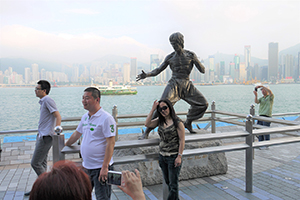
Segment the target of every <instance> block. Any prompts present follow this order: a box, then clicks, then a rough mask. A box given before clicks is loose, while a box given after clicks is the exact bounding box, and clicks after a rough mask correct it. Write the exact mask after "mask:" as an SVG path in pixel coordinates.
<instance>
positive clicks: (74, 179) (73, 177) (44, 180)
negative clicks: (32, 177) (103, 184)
mask: <svg viewBox="0 0 300 200" xmlns="http://www.w3.org/2000/svg"><path fill="white" fill-rule="evenodd" d="M91 193H92V184H91V182H90V179H89V176H88V175H87V174H86V173H85V172H84V171H83V169H82V168H79V167H77V166H76V164H75V163H74V162H72V161H67V160H63V161H58V162H56V163H55V164H54V165H53V167H52V169H51V171H50V172H45V173H43V174H41V175H40V176H39V177H38V178H37V179H36V181H35V182H34V184H33V186H32V190H31V192H30V198H29V200H40V199H43V200H53V199H54V200H67V199H72V200H91V199H92V194H91Z"/></svg>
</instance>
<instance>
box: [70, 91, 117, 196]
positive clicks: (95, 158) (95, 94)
mask: <svg viewBox="0 0 300 200" xmlns="http://www.w3.org/2000/svg"><path fill="white" fill-rule="evenodd" d="M100 98H101V93H100V91H99V90H98V89H97V88H95V87H88V88H86V89H85V90H84V94H83V96H82V104H83V107H84V109H86V110H87V111H88V112H87V113H86V114H84V115H83V116H82V118H81V121H80V123H79V125H78V126H77V128H76V131H75V132H74V133H73V134H72V135H71V137H70V138H69V140H68V141H67V142H66V144H65V145H67V146H71V145H72V144H73V143H75V142H76V141H77V140H78V139H79V138H80V137H81V135H82V136H83V139H82V142H81V145H80V153H81V156H82V159H83V162H82V166H83V167H84V168H85V170H86V172H87V174H88V175H89V176H90V179H91V183H92V187H94V186H95V194H96V198H97V199H98V200H107V199H110V196H111V185H109V184H107V176H108V170H113V166H112V165H113V163H114V161H113V157H112V156H113V153H114V146H115V135H116V122H115V120H114V118H113V116H111V114H109V113H108V112H106V111H105V110H104V109H103V108H102V107H101V106H100Z"/></svg>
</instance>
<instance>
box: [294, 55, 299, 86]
mask: <svg viewBox="0 0 300 200" xmlns="http://www.w3.org/2000/svg"><path fill="white" fill-rule="evenodd" d="M296 66H297V65H296ZM295 80H296V81H300V52H298V67H296V78H295Z"/></svg>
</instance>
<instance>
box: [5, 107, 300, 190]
mask: <svg viewBox="0 0 300 200" xmlns="http://www.w3.org/2000/svg"><path fill="white" fill-rule="evenodd" d="M112 113H113V117H114V118H115V119H116V122H117V126H118V128H120V127H130V126H131V127H133V126H141V125H144V121H143V120H141V121H138V122H118V119H130V118H145V117H147V114H131V115H117V113H118V112H117V108H116V106H115V107H114V109H113V112H112ZM250 113H251V115H247V116H246V115H244V114H238V113H232V112H225V111H219V110H216V109H215V102H213V103H212V105H211V110H208V111H206V113H205V114H211V116H210V117H203V118H201V119H199V120H196V121H195V122H197V121H210V122H211V133H209V134H196V135H189V136H186V143H189V142H199V141H207V140H216V139H218V140H220V139H230V138H236V137H244V138H245V143H242V144H232V145H224V146H214V147H205V148H197V149H188V150H184V152H183V156H191V155H201V154H209V153H217V152H227V151H237V150H245V153H246V175H245V177H246V189H245V191H246V192H252V191H253V190H252V188H253V184H252V178H253V169H252V167H253V161H252V160H253V148H258V147H260V146H263V145H269V146H272V145H281V144H288V143H293V142H300V137H289V138H282V139H276V140H272V141H264V142H258V143H257V142H254V136H257V135H263V134H273V133H284V132H289V131H299V130H300V124H299V123H298V122H295V121H288V120H282V119H275V118H268V117H261V116H255V109H254V106H253V105H252V106H251V109H250ZM177 114H178V115H185V114H186V112H178V113H177ZM216 114H220V115H228V116H230V117H216ZM298 114H300V112H293V113H278V114H273V116H286V115H298ZM240 118H242V119H245V118H246V120H245V121H244V120H243V121H241V120H236V119H240ZM80 119H81V118H80V117H70V118H63V119H62V121H63V122H71V121H80ZM254 120H263V121H269V122H274V123H279V124H282V125H285V126H280V127H275V128H273V127H272V128H266V127H264V126H261V125H256V124H255V125H254V124H253V122H254ZM216 121H220V122H226V123H231V124H236V125H238V126H244V127H245V130H246V131H233V132H223V133H217V134H216ZM76 127H77V125H65V126H63V128H64V130H75V129H76ZM30 132H37V130H36V129H28V130H10V131H0V135H1V134H10V133H30ZM64 142H65V138H64V135H63V134H62V135H55V136H54V137H53V162H56V161H58V160H62V159H64V158H65V154H69V153H78V152H79V151H80V146H79V145H75V146H72V147H65V146H64ZM158 143H159V139H148V140H131V141H117V142H116V144H115V149H124V148H136V147H149V146H157V145H158ZM157 157H158V156H157V154H146V155H134V156H123V157H122V158H115V162H116V163H118V164H121V163H130V162H137V161H148V160H156V159H157Z"/></svg>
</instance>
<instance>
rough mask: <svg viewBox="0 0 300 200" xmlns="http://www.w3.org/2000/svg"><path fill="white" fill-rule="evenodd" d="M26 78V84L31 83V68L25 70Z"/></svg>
mask: <svg viewBox="0 0 300 200" xmlns="http://www.w3.org/2000/svg"><path fill="white" fill-rule="evenodd" d="M24 78H25V80H24V82H25V83H26V84H28V83H30V81H31V74H30V68H29V67H26V68H25V77H24Z"/></svg>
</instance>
